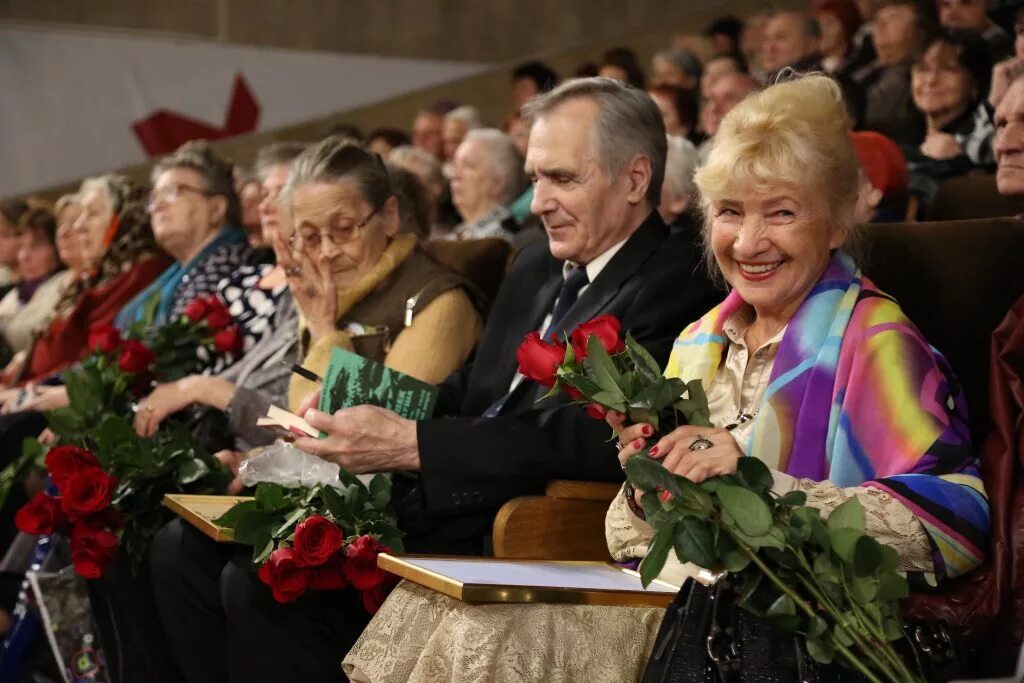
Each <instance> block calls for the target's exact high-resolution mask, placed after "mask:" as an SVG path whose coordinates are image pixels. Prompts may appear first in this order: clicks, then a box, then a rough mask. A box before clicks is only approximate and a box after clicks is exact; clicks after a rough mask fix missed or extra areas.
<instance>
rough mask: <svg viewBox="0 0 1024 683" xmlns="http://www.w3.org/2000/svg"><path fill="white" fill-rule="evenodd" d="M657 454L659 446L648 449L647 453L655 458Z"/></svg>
mask: <svg viewBox="0 0 1024 683" xmlns="http://www.w3.org/2000/svg"><path fill="white" fill-rule="evenodd" d="M657 454H658V447H657V446H655V447H654V448H652V449H651V450H650V451H648V453H647V455H649V456H651V457H652V458H653V457H654V456H656V455H657Z"/></svg>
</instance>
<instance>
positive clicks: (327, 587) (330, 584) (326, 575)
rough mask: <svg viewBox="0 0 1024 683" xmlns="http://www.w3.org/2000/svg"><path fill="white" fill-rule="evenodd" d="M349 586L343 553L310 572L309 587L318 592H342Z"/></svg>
mask: <svg viewBox="0 0 1024 683" xmlns="http://www.w3.org/2000/svg"><path fill="white" fill-rule="evenodd" d="M347 585H348V579H346V578H345V556H344V555H343V554H342V553H338V554H337V555H333V556H331V558H330V559H329V560H327V562H325V563H324V564H322V565H320V566H319V567H311V568H310V570H309V587H310V588H311V589H313V590H318V591H334V590H341V589H342V588H344V587H345V586H347Z"/></svg>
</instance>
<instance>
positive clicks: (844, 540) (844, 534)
mask: <svg viewBox="0 0 1024 683" xmlns="http://www.w3.org/2000/svg"><path fill="white" fill-rule="evenodd" d="M863 537H864V532H863V531H861V530H859V529H852V528H849V527H842V528H839V529H835V530H830V531H829V539H830V541H831V544H832V550H834V551H835V553H836V555H838V556H839V559H841V560H842V561H843V562H845V563H846V564H848V565H850V566H853V562H854V553H855V551H856V548H857V541H859V540H860V539H861V538H863Z"/></svg>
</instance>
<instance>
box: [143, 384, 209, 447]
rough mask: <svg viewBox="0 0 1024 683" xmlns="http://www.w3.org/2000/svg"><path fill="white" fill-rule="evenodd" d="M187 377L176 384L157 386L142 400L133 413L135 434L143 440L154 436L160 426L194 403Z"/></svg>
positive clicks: (194, 397)
mask: <svg viewBox="0 0 1024 683" xmlns="http://www.w3.org/2000/svg"><path fill="white" fill-rule="evenodd" d="M189 379H191V378H189V377H185V378H183V379H180V380H178V381H176V382H167V383H165V384H158V385H157V387H156V388H155V389H153V391H152V392H150V394H149V396H147V397H146V398H144V399H143V400H142V401H141V402H140V403H139V406H138V408H137V409H136V411H135V423H134V426H135V433H136V434H138V435H139V436H141V437H143V438H146V439H148V438H150V437H152V436H153V435H154V434H156V432H157V430H158V429H159V428H160V424H161V423H162V422H163V421H164V420H166V419H167V416H168V415H173V414H174V413H176V412H178V411H179V410H181V409H182V408H185V407H186V406H189V405H191V404H192V403H194V402H195V400H196V396H195V392H194V391H193V390H191V387H192V384H191V382H189Z"/></svg>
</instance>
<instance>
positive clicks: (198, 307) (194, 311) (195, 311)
mask: <svg viewBox="0 0 1024 683" xmlns="http://www.w3.org/2000/svg"><path fill="white" fill-rule="evenodd" d="M208 310H210V305H209V303H208V302H207V300H206V297H204V296H200V297H196V298H195V299H192V301H189V302H188V306H186V307H185V310H183V311H182V312H181V314H182V315H183V316H185V317H186V318H188V319H189V321H191V322H194V323H197V322H199V321H200V320H202V319H203V318H204V317H206V312H207V311H208Z"/></svg>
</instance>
